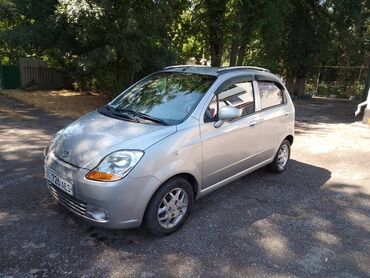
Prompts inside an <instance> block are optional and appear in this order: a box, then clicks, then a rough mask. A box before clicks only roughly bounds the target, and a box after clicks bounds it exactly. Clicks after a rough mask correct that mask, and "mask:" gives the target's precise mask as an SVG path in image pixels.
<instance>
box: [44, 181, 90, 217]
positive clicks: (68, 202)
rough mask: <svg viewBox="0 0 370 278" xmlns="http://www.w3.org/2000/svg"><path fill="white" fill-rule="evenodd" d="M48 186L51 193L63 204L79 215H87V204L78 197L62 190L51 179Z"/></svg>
mask: <svg viewBox="0 0 370 278" xmlns="http://www.w3.org/2000/svg"><path fill="white" fill-rule="evenodd" d="M48 187H49V191H50V193H51V195H53V197H54V198H55V199H57V200H58V201H59V202H60V203H61V204H62V205H64V206H65V207H67V208H68V209H70V210H71V211H73V212H74V213H77V214H78V215H81V216H85V214H86V207H87V204H86V203H85V202H82V201H80V200H78V199H77V198H75V197H73V196H71V195H69V194H68V193H66V192H64V191H62V190H61V189H59V188H58V187H56V186H55V185H53V184H52V183H51V182H50V181H49V182H48Z"/></svg>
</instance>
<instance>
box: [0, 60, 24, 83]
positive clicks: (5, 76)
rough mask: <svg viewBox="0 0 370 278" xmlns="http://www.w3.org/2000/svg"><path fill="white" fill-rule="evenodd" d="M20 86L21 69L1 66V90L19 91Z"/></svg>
mask: <svg viewBox="0 0 370 278" xmlns="http://www.w3.org/2000/svg"><path fill="white" fill-rule="evenodd" d="M20 86H21V80H20V72H19V67H18V66H10V65H0V89H18V88H19V87H20Z"/></svg>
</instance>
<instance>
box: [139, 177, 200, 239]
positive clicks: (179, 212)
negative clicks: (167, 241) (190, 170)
mask: <svg viewBox="0 0 370 278" xmlns="http://www.w3.org/2000/svg"><path fill="white" fill-rule="evenodd" d="M193 200H194V193H193V188H192V186H191V185H190V183H189V182H188V181H187V180H186V179H183V178H173V179H171V180H168V181H167V182H165V183H164V184H163V185H162V186H161V187H160V188H159V189H158V191H157V192H156V193H155V194H154V196H153V197H152V199H151V200H150V202H149V204H148V207H147V209H146V212H145V216H144V221H143V226H144V228H145V229H146V230H147V231H149V232H150V233H152V234H154V235H157V236H165V235H168V234H170V233H173V232H175V231H177V230H178V229H179V228H180V227H181V226H182V224H183V223H184V222H185V220H186V218H187V217H188V215H189V211H190V208H191V206H192V205H193Z"/></svg>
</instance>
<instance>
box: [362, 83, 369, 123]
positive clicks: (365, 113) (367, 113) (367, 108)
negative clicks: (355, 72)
mask: <svg viewBox="0 0 370 278" xmlns="http://www.w3.org/2000/svg"><path fill="white" fill-rule="evenodd" d="M362 122H363V123H364V124H368V125H370V88H369V90H368V91H367V105H366V108H365V111H364V118H363V119H362Z"/></svg>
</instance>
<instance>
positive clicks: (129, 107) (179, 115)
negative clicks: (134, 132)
mask: <svg viewBox="0 0 370 278" xmlns="http://www.w3.org/2000/svg"><path fill="white" fill-rule="evenodd" d="M215 78H216V77H214V76H208V75H199V74H191V73H170V72H162V73H157V74H153V75H150V76H148V77H147V78H145V79H144V80H142V81H141V82H139V83H138V84H136V85H135V86H133V87H131V88H129V89H128V90H126V91H125V92H123V93H122V94H121V95H119V96H118V97H117V98H115V99H114V100H113V101H112V102H111V103H109V107H110V108H112V109H114V110H116V111H133V112H136V113H141V114H142V115H143V114H145V115H147V116H149V117H151V118H152V119H158V120H161V121H163V122H165V123H167V124H170V125H172V124H179V123H181V122H182V121H184V120H185V119H186V118H187V117H188V115H189V114H190V113H191V112H192V111H193V110H194V108H195V106H196V105H197V104H198V102H199V101H200V100H201V98H202V97H203V95H204V94H205V93H206V92H207V90H208V88H209V87H210V86H211V84H212V82H213V81H214V80H215Z"/></svg>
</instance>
